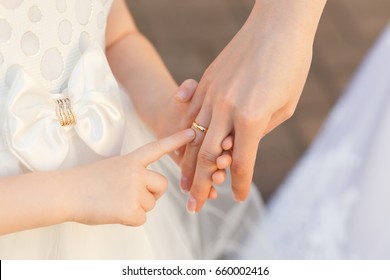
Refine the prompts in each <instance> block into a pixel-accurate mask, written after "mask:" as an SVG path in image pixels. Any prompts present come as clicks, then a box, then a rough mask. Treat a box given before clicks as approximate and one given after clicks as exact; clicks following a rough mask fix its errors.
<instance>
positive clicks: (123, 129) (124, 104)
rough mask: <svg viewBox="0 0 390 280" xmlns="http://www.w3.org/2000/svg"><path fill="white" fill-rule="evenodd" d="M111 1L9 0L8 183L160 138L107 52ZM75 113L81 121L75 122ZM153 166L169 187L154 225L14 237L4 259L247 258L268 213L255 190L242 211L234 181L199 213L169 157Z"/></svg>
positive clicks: (1, 94)
mask: <svg viewBox="0 0 390 280" xmlns="http://www.w3.org/2000/svg"><path fill="white" fill-rule="evenodd" d="M111 2H112V1H110V0H56V1H55V0H0V176H10V175H17V174H21V173H25V172H31V171H40V170H58V169H64V168H69V167H74V166H77V165H79V164H82V163H88V162H93V161H96V160H99V159H102V158H105V157H109V156H115V155H118V154H125V153H128V152H129V151H132V150H134V149H135V148H136V147H139V146H141V145H143V144H145V143H147V142H149V141H151V140H153V136H152V135H151V133H150V132H148V131H147V130H146V128H145V127H144V126H143V124H142V123H141V122H140V121H139V119H138V118H137V116H136V115H135V112H134V110H133V109H132V106H131V102H130V101H129V100H128V99H127V96H126V94H125V93H124V91H123V90H121V89H118V86H117V84H116V81H115V79H114V77H113V76H112V73H111V71H110V68H109V66H108V63H107V61H106V58H105V55H104V51H103V50H104V34H105V24H106V18H107V15H108V13H109V10H110V6H111V4H112V3H111ZM73 116H75V117H76V121H77V122H76V124H75V125H73V126H71V125H66V124H69V123H72V122H73V120H72V117H73ZM60 121H62V122H63V124H65V126H61V125H60ZM151 168H153V169H155V170H157V171H158V172H161V173H162V174H164V175H165V176H167V178H168V180H169V183H170V185H169V189H168V192H167V194H166V195H165V196H164V197H163V198H162V199H161V200H159V202H158V204H157V207H156V208H155V209H154V210H153V211H152V212H151V213H150V214H148V221H147V223H146V224H145V226H142V227H138V228H133V227H125V226H121V225H105V226H86V225H81V224H77V223H64V224H60V225H55V226H49V227H45V228H39V229H33V230H27V231H23V232H18V233H14V234H8V235H4V236H1V237H0V259H48V258H49V259H153V258H159V259H193V258H196V259H199V258H207V259H211V258H233V257H235V256H237V255H238V254H239V253H240V251H241V250H242V243H243V240H244V239H245V236H246V234H247V233H248V232H249V231H250V230H251V227H252V226H253V224H254V223H253V221H254V220H257V219H259V217H260V215H261V210H262V206H261V202H260V199H259V198H258V196H257V194H256V193H255V192H254V193H252V196H251V199H249V201H248V202H246V203H244V204H241V205H238V204H235V203H234V202H233V200H232V198H231V190H230V187H229V182H227V184H226V186H224V187H221V188H220V190H219V195H220V198H219V199H218V200H217V201H215V202H210V203H208V205H207V206H206V207H205V209H204V211H203V212H202V213H200V214H199V215H194V216H193V215H190V214H188V213H187V212H186V210H185V203H186V199H187V197H186V196H185V195H183V194H182V193H181V192H180V191H179V176H180V170H179V168H178V167H177V166H176V165H175V164H174V163H173V162H172V161H171V159H170V158H168V157H165V158H164V159H162V160H161V161H159V162H158V163H156V164H154V165H153V166H152V167H151ZM252 189H254V188H252ZM9 211H17V209H9ZM257 242H259V241H257ZM263 253H264V255H266V254H267V252H266V251H264V252H263Z"/></svg>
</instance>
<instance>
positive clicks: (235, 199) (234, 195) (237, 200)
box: [233, 193, 244, 203]
mask: <svg viewBox="0 0 390 280" xmlns="http://www.w3.org/2000/svg"><path fill="white" fill-rule="evenodd" d="M233 199H234V201H235V202H237V203H243V202H244V201H242V200H241V199H239V198H238V197H237V195H236V194H235V193H233Z"/></svg>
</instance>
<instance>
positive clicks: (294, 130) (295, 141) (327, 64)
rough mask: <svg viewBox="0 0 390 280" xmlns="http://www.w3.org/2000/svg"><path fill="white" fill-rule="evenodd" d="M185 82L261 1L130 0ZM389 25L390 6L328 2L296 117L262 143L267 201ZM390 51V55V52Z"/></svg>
mask: <svg viewBox="0 0 390 280" xmlns="http://www.w3.org/2000/svg"><path fill="white" fill-rule="evenodd" d="M127 2H128V5H129V7H130V10H131V12H132V13H133V16H134V17H135V20H136V22H137V24H138V27H139V28H140V30H141V31H142V32H143V33H144V34H145V35H146V36H147V37H148V38H149V39H150V40H151V41H152V43H153V44H154V45H155V47H156V48H157V50H158V51H159V53H160V54H161V56H162V58H163V59H164V61H165V63H166V65H167V66H168V68H169V69H170V71H171V73H172V74H173V76H174V78H175V79H176V80H177V82H178V83H180V82H182V81H183V80H185V79H187V78H194V79H197V80H199V79H200V78H201V77H202V74H203V72H204V70H205V69H206V68H207V67H208V65H209V64H210V63H211V62H212V61H213V60H214V59H215V58H216V57H217V55H218V54H219V53H220V52H221V50H222V49H223V48H224V46H225V45H226V44H227V43H228V42H229V41H230V40H231V38H232V37H233V36H234V34H235V33H236V32H237V31H238V30H239V29H240V27H241V26H242V24H243V23H244V22H245V20H246V18H247V17H248V15H249V13H250V11H251V8H252V6H253V3H254V0H212V1H211V0H196V1H193V0H127ZM388 21H390V1H388V0H329V1H328V4H327V6H326V8H325V11H324V15H323V17H322V20H321V23H320V26H319V29H318V32H317V37H316V41H315V44H314V59H313V63H312V68H311V72H310V74H309V78H308V81H307V84H306V87H305V89H304V92H303V95H302V98H301V101H300V103H299V105H298V107H297V110H296V113H295V114H294V116H293V117H292V118H291V119H290V120H289V121H287V122H286V123H284V124H283V125H281V126H280V127H279V128H277V129H276V130H275V131H273V132H272V133H271V134H269V135H268V136H266V137H265V138H264V139H263V140H262V142H261V145H260V149H259V153H258V157H257V162H256V167H255V175H254V181H255V183H256V184H257V186H258V187H259V189H260V191H261V192H262V194H263V196H264V198H265V199H268V198H269V197H270V196H271V195H272V193H273V192H274V191H275V190H276V189H277V187H278V186H279V185H280V184H281V182H282V181H283V180H284V178H285V177H286V176H287V174H288V172H289V171H291V169H292V168H293V166H294V164H295V163H296V162H297V161H298V160H299V158H300V157H301V156H302V154H303V153H304V152H305V150H306V149H307V147H308V145H309V144H310V143H311V142H312V140H313V138H314V137H315V136H316V134H317V133H318V131H319V129H320V128H321V124H322V122H323V121H324V119H325V117H326V116H327V114H328V112H329V110H330V109H331V108H332V106H333V105H334V104H335V103H336V102H337V99H338V98H339V96H340V94H341V93H342V92H343V90H344V89H345V87H346V86H347V85H348V82H349V80H350V79H351V77H352V75H353V73H354V71H355V70H356V68H357V67H358V65H359V63H360V62H361V60H362V59H363V58H364V55H365V54H366V53H367V51H368V50H369V48H370V46H371V45H372V44H373V43H374V42H375V40H376V38H377V37H378V36H379V34H380V33H381V31H382V30H383V28H384V27H385V26H386V24H387V22H388ZM389 51H390V50H389Z"/></svg>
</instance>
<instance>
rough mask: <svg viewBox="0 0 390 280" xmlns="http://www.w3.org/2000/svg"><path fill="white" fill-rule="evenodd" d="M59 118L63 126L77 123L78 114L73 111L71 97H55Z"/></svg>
mask: <svg viewBox="0 0 390 280" xmlns="http://www.w3.org/2000/svg"><path fill="white" fill-rule="evenodd" d="M55 102H56V105H57V106H56V113H57V118H58V121H59V123H60V124H61V126H69V125H75V124H76V116H75V115H74V114H73V112H72V106H71V104H70V99H69V97H63V98H59V99H55Z"/></svg>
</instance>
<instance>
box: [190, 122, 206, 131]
mask: <svg viewBox="0 0 390 280" xmlns="http://www.w3.org/2000/svg"><path fill="white" fill-rule="evenodd" d="M192 128H195V129H197V130H199V131H200V132H203V133H206V132H207V130H208V128H207V127H203V126H201V125H199V124H197V123H196V122H193V123H192Z"/></svg>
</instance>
